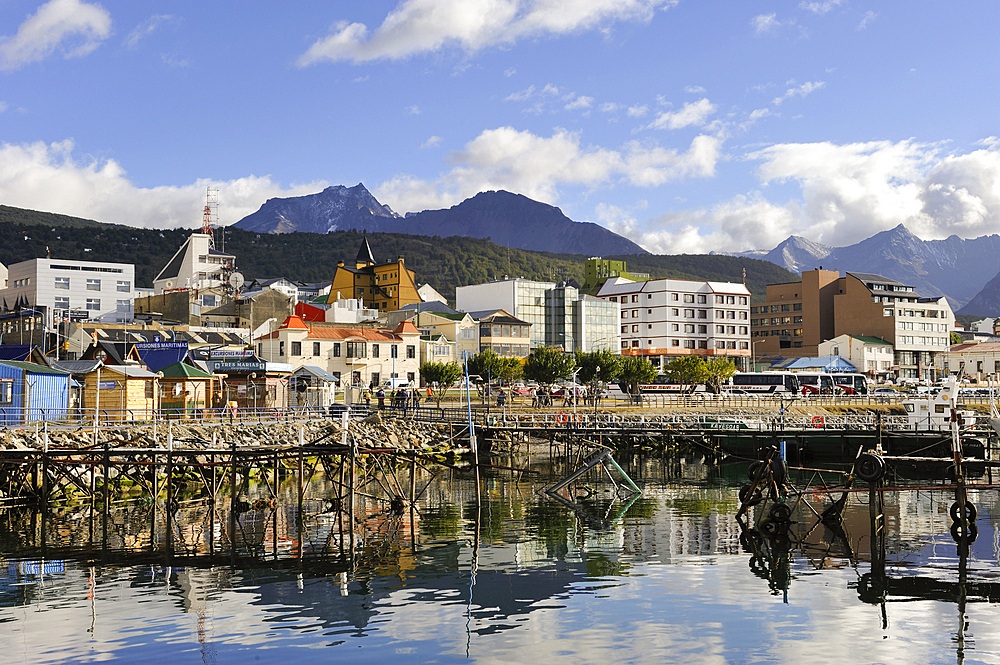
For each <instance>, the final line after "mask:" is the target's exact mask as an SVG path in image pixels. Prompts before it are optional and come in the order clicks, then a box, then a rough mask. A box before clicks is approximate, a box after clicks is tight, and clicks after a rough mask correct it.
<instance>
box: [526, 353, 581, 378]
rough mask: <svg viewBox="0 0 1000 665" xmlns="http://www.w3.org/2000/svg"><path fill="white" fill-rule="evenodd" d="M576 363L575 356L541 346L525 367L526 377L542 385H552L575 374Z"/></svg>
mask: <svg viewBox="0 0 1000 665" xmlns="http://www.w3.org/2000/svg"><path fill="white" fill-rule="evenodd" d="M575 368H576V361H575V360H573V356H571V355H569V354H567V353H563V352H562V351H560V350H559V349H552V348H549V347H547V346H540V347H538V348H537V349H535V350H534V351H532V352H531V355H530V356H528V362H526V363H525V365H524V376H525V377H526V378H527V379H529V380H531V381H537V382H538V383H540V384H542V385H550V384H552V383H555V382H556V381H557V380H558V379H565V378H568V377H570V376H572V374H573V370H574V369H575Z"/></svg>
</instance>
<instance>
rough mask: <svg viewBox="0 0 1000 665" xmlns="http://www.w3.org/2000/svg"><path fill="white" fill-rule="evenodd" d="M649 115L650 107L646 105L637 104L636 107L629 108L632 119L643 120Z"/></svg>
mask: <svg viewBox="0 0 1000 665" xmlns="http://www.w3.org/2000/svg"><path fill="white" fill-rule="evenodd" d="M647 113H649V107H648V106H646V105H645V104H636V105H635V106H630V107H628V115H629V117H630V118H641V117H643V116H644V115H646V114H647Z"/></svg>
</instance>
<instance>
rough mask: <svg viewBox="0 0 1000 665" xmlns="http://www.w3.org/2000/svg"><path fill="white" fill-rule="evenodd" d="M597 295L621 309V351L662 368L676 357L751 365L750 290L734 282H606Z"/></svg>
mask: <svg viewBox="0 0 1000 665" xmlns="http://www.w3.org/2000/svg"><path fill="white" fill-rule="evenodd" d="M597 296H598V297H599V298H602V299H604V300H608V301H611V302H617V303H618V304H619V306H620V308H621V314H620V324H619V325H620V331H621V352H622V353H627V354H635V355H641V356H644V357H646V358H648V359H649V360H650V361H651V362H652V363H653V365H654V366H655V367H657V368H659V367H662V366H663V365H664V364H665V363H668V362H670V361H671V360H673V359H674V358H676V357H678V356H685V355H693V354H694V355H701V356H725V357H728V358H730V359H732V360H733V362H735V363H736V365H737V366H738V367H740V368H745V367H748V365H749V360H750V321H749V318H750V291H749V290H748V289H747V287H746V285H744V284H735V283H732V282H696V281H688V280H679V279H654V280H649V281H646V282H633V281H631V280H627V279H625V278H623V277H619V278H616V279H614V280H608V281H607V282H605V284H604V286H602V287H601V289H600V291H598V293H597Z"/></svg>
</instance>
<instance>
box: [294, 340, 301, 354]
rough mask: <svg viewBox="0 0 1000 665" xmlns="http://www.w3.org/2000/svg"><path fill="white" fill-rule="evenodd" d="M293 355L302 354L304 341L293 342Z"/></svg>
mask: <svg viewBox="0 0 1000 665" xmlns="http://www.w3.org/2000/svg"><path fill="white" fill-rule="evenodd" d="M292 355H293V356H301V355H302V342H292Z"/></svg>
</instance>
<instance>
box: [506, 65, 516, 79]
mask: <svg viewBox="0 0 1000 665" xmlns="http://www.w3.org/2000/svg"><path fill="white" fill-rule="evenodd" d="M516 73H517V70H516V69H514V68H513V67H508V68H507V69H505V70H503V75H504V76H506V77H507V78H510V77H511V76H513V75H514V74H516Z"/></svg>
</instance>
